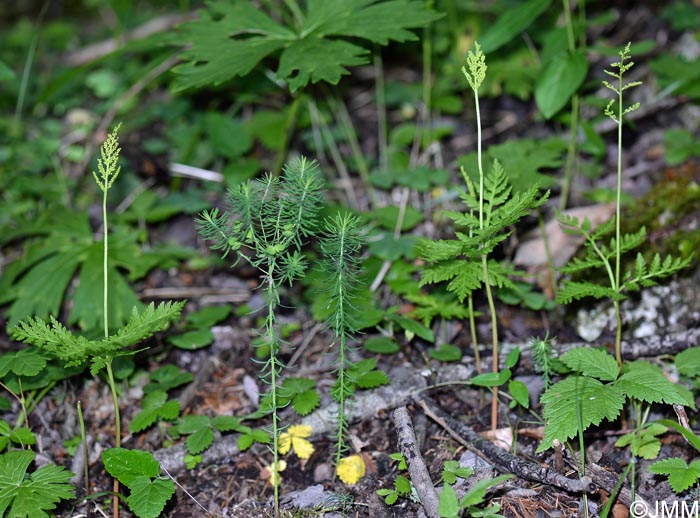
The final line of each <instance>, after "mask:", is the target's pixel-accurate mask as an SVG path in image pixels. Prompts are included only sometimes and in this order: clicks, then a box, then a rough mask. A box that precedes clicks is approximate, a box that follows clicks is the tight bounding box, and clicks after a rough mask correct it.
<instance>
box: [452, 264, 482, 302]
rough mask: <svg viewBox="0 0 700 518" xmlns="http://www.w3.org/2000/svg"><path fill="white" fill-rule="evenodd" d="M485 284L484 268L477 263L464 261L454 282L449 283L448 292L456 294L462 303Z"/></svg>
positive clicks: (453, 279)
mask: <svg viewBox="0 0 700 518" xmlns="http://www.w3.org/2000/svg"><path fill="white" fill-rule="evenodd" d="M482 282H483V270H482V266H481V264H479V263H476V262H472V261H470V262H464V261H462V267H461V268H460V269H459V270H458V271H457V274H456V275H455V276H454V277H453V278H452V280H451V281H450V282H449V283H447V287H446V289H447V291H449V292H451V293H454V294H455V295H456V296H457V299H458V300H459V301H460V302H464V299H465V298H467V295H469V294H470V293H471V292H472V291H474V290H475V289H477V288H478V287H480V286H481V284H482Z"/></svg>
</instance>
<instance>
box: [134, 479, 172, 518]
mask: <svg viewBox="0 0 700 518" xmlns="http://www.w3.org/2000/svg"><path fill="white" fill-rule="evenodd" d="M129 490H130V494H129V496H128V497H127V499H126V502H127V503H128V504H129V509H131V510H132V511H133V512H134V514H135V515H136V516H138V517H139V518H158V516H160V514H161V513H162V512H163V508H164V507H165V504H166V502H167V501H168V500H170V497H171V496H173V494H174V493H175V484H174V483H173V481H172V480H171V479H169V478H168V479H160V478H157V479H155V480H151V479H150V478H149V477H146V476H141V477H136V478H135V479H134V480H132V482H131V485H129Z"/></svg>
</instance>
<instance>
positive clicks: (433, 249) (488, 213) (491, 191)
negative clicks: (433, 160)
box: [418, 43, 549, 429]
mask: <svg viewBox="0 0 700 518" xmlns="http://www.w3.org/2000/svg"><path fill="white" fill-rule="evenodd" d="M486 70H487V66H486V57H485V56H484V53H483V52H482V51H481V48H480V46H479V44H478V43H477V44H476V51H475V52H473V51H469V54H468V56H467V66H466V67H462V72H463V73H464V76H465V77H466V78H467V81H468V82H469V86H470V87H471V89H472V91H473V92H474V106H475V108H476V126H477V146H478V147H477V160H478V184H477V185H475V183H474V181H473V180H472V178H471V177H470V176H469V175H468V174H467V172H466V171H465V170H464V168H462V171H461V172H462V178H463V179H464V181H465V183H466V184H467V190H466V191H464V190H461V191H460V199H461V200H462V202H463V203H464V204H465V205H466V206H467V209H468V211H467V212H463V213H462V212H446V213H445V215H446V216H447V217H448V218H450V219H451V220H452V221H453V222H454V223H455V225H456V226H458V227H461V228H464V229H466V231H458V232H456V237H457V239H451V240H441V241H430V240H422V241H421V242H420V244H419V248H418V250H419V254H420V256H421V258H422V259H423V260H425V261H426V262H427V263H429V266H428V267H427V268H426V269H424V270H423V272H422V275H421V281H420V283H421V285H425V284H431V283H436V282H443V281H449V282H448V284H447V290H448V291H451V292H453V293H455V295H457V297H458V299H459V300H460V302H464V299H465V298H468V297H469V296H470V294H471V293H472V292H473V291H474V290H476V289H478V288H479V287H481V286H482V285H483V287H484V290H485V292H486V299H487V301H488V307H489V315H490V320H491V344H492V367H493V372H494V373H495V372H498V319H497V314H496V307H495V304H494V298H493V293H492V291H491V287H492V286H494V287H498V288H502V287H511V288H514V287H515V285H514V284H513V282H512V281H511V280H510V279H509V275H510V274H512V273H515V271H514V270H513V269H512V268H511V267H510V266H508V265H506V264H505V263H502V262H498V261H495V260H494V259H490V257H489V256H490V254H491V253H492V252H493V250H494V249H495V248H496V247H497V246H498V245H499V244H500V243H501V242H503V241H504V240H505V239H506V238H507V237H508V236H509V235H510V234H511V232H512V230H511V228H510V227H511V226H512V225H514V224H515V223H517V222H518V221H519V220H520V219H522V218H523V217H525V216H527V215H528V214H529V213H530V212H531V211H532V210H533V209H536V208H537V207H539V206H540V205H542V204H543V203H544V202H545V201H546V200H547V198H548V196H549V192H546V193H544V194H542V195H541V194H540V192H539V189H538V187H537V186H536V185H535V186H531V187H530V188H529V189H528V190H526V191H524V192H519V193H513V192H512V189H511V187H510V185H509V182H508V177H507V175H506V172H505V170H504V169H503V167H502V166H501V164H500V163H499V162H498V161H497V160H495V161H494V163H493V167H492V168H491V171H490V172H489V173H488V174H487V173H485V172H484V168H483V162H482V152H481V114H480V111H479V88H480V87H481V84H482V83H483V81H484V79H485V78H486ZM474 346H475V347H477V344H474ZM497 390H498V387H497V386H494V387H493V400H492V406H491V427H492V428H494V429H495V428H496V426H497V422H498V397H497V395H498V392H497Z"/></svg>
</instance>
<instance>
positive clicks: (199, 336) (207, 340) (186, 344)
mask: <svg viewBox="0 0 700 518" xmlns="http://www.w3.org/2000/svg"><path fill="white" fill-rule="evenodd" d="M213 341H214V333H212V332H211V329H197V330H196V331H188V332H186V333H182V334H181V335H175V336H169V337H168V342H170V343H171V344H173V345H174V346H175V347H177V348H178V349H185V350H187V351H195V350H197V349H201V348H202V347H206V346H208V345H210V344H211V343H212V342H213Z"/></svg>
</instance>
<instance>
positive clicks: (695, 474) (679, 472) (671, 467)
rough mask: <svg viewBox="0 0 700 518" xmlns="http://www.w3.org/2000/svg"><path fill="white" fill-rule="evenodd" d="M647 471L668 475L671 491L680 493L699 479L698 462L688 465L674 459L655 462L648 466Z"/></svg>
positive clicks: (699, 464) (699, 466)
mask: <svg viewBox="0 0 700 518" xmlns="http://www.w3.org/2000/svg"><path fill="white" fill-rule="evenodd" d="M649 471H651V472H652V473H658V474H661V475H668V482H669V483H670V484H671V488H672V489H673V491H674V492H676V493H682V492H683V491H685V490H686V489H688V488H690V487H691V486H693V485H694V484H695V483H696V482H697V481H698V479H700V461H697V460H694V461H693V462H691V463H690V465H688V464H686V462H685V461H684V460H683V459H680V458H677V457H674V458H671V459H664V460H660V461H658V462H655V463H654V464H652V465H651V466H649Z"/></svg>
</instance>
